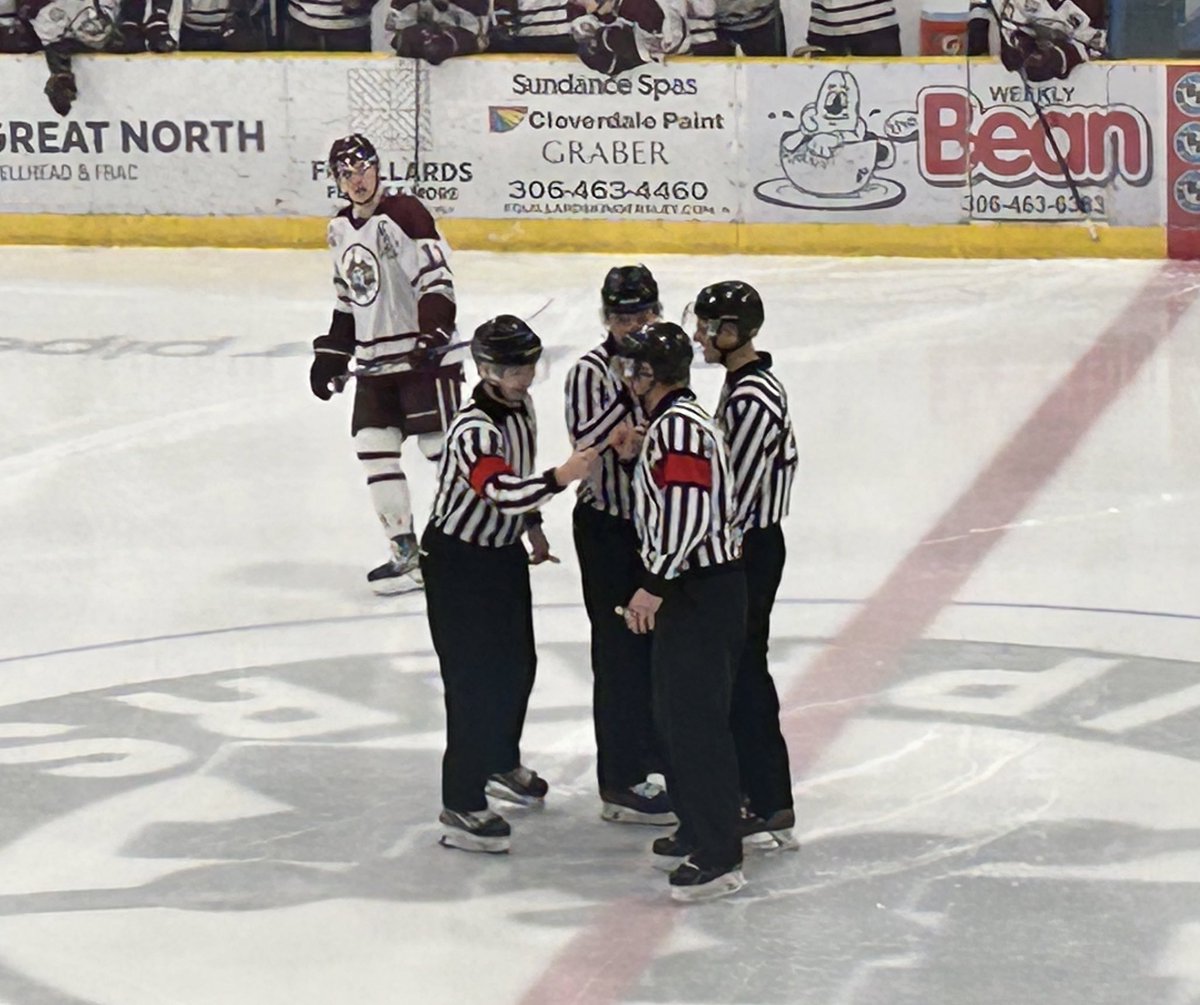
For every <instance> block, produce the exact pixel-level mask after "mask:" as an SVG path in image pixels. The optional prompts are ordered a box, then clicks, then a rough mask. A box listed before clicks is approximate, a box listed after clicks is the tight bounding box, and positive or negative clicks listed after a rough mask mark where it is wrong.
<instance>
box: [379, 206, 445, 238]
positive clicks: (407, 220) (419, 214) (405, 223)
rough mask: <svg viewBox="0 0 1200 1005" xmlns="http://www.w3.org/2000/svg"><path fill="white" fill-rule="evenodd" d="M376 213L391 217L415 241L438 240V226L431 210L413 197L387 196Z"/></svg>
mask: <svg viewBox="0 0 1200 1005" xmlns="http://www.w3.org/2000/svg"><path fill="white" fill-rule="evenodd" d="M376 212H378V213H385V214H386V215H387V216H389V217H391V219H392V221H393V222H394V223H395V224H396V226H397V227H399V228H400V229H401V230H403V231H404V233H406V234H407V235H408V236H409V237H411V238H412V239H413V240H414V241H416V240H420V239H421V238H428V239H430V240H434V241H436V240H438V232H437V224H435V223H434V222H433V217H432V216H430V214H429V210H427V209H426V208H425V207H424V206H423V205H422V204H421V201H420V200H419V199H414V198H413V197H412V196H411V195H389V196H385V197H384V198H383V200H382V201H381V202H380V203H379V209H378V210H376Z"/></svg>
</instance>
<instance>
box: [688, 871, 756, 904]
mask: <svg viewBox="0 0 1200 1005" xmlns="http://www.w3.org/2000/svg"><path fill="white" fill-rule="evenodd" d="M745 885H746V877H745V876H743V875H742V870H741V869H734V870H733V872H727V873H725V875H724V876H718V877H717V878H716V879H714V880H711V881H710V882H708V883H705V884H704V885H703V886H673V887H671V899H672V900H677V901H679V902H680V903H681V904H698V903H700V902H702V901H705V900H716V899H717V898H718V897H728V896H729V895H730V894H731V893H737V892H738V890H740V889H741V888H742V887H743V886H745Z"/></svg>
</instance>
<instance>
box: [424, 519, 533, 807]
mask: <svg viewBox="0 0 1200 1005" xmlns="http://www.w3.org/2000/svg"><path fill="white" fill-rule="evenodd" d="M421 572H422V574H423V575H424V577H425V603H426V608H427V611H428V616H429V633H430V635H431V636H433V647H434V649H435V650H436V651H437V655H438V662H439V664H440V665H441V672H442V684H443V686H444V688H445V692H446V753H445V755H444V756H443V758H442V804H443V805H444V806H445V807H446V808H447V809H451V810H458V811H459V812H467V813H476V812H479V811H480V810H484V809H486V808H487V798H486V797H485V796H484V793H483V788H484V785H485V784H486V783H487V778H488V775H492V774H496V773H498V772H503V771H511V770H512V769H513V768H515V767H516V766H517V765H518V764H520V763H521V752H520V742H521V730H522V728H523V727H524V725H525V711H526V709H527V708H528V707H529V695H530V692H531V691H532V690H533V678H534V673H535V671H536V669H537V653H536V651H535V649H534V641H533V599H532V596H531V595H530V591H529V557H528V555H527V554H526V552H525V548H524V547H523V546H522V545H521V544H520V543H517V544H511V545H508V546H507V547H504V548H483V547H480V546H478V545H473V544H467V543H466V542H464V541H460V540H459V539H458V538H455V537H450V536H448V535H446V534H443V533H442V532H441V531H439V530H437V529H435V528H433V527H427V528H426V529H425V534H424V535H423V536H422V538H421Z"/></svg>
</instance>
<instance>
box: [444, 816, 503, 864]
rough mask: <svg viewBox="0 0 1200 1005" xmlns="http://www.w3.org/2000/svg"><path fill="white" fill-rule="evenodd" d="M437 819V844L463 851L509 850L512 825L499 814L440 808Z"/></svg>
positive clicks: (496, 852) (492, 852) (489, 851)
mask: <svg viewBox="0 0 1200 1005" xmlns="http://www.w3.org/2000/svg"><path fill="white" fill-rule="evenodd" d="M438 820H439V821H441V824H442V836H441V837H440V838H439V839H438V844H440V845H442V847H444V848H459V849H461V850H462V851H482V852H487V853H489V854H492V855H497V854H501V853H503V852H506V851H508V848H509V844H510V838H511V837H512V828H511V827H509V826H508V821H507V820H505V819H504V817H502V816H500V814H499V813H493V812H492V811H491V810H480V811H479V812H478V813H459V812H458V811H457V810H445V809H444V810H442V812H441V815H440V816H439V817H438Z"/></svg>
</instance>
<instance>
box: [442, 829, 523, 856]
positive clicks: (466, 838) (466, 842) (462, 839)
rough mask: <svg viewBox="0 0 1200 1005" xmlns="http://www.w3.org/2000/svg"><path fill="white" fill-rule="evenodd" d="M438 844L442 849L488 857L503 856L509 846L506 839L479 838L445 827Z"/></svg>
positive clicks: (509, 841)
mask: <svg viewBox="0 0 1200 1005" xmlns="http://www.w3.org/2000/svg"><path fill="white" fill-rule="evenodd" d="M438 844H440V845H441V846H442V847H443V848H457V849H458V850H459V851H481V852H486V853H487V854H489V855H502V854H505V853H506V852H507V851H508V849H509V847H510V844H511V839H509V838H507V837H480V836H479V835H477V834H471V833H469V832H467V831H464V830H459V829H458V828H457V827H447V828H446V830H445V831H443V832H442V836H441V837H440V838H438Z"/></svg>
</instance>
